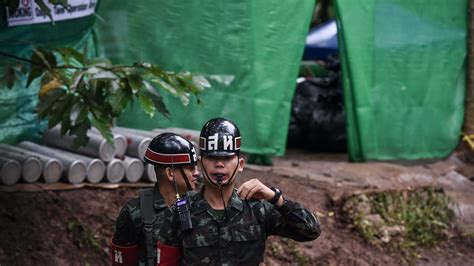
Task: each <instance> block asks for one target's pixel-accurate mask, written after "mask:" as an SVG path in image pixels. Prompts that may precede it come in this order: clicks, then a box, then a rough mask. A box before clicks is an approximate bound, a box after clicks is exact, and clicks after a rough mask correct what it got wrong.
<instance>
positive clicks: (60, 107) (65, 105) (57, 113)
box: [49, 94, 74, 128]
mask: <svg viewBox="0 0 474 266" xmlns="http://www.w3.org/2000/svg"><path fill="white" fill-rule="evenodd" d="M73 98H74V95H72V94H65V95H64V96H62V97H61V98H59V99H58V101H56V102H55V103H54V104H53V106H52V112H50V113H49V119H50V121H49V122H51V124H50V128H51V127H53V126H55V125H57V123H59V122H60V121H62V120H63V116H64V115H65V112H66V111H67V110H68V109H69V110H70V108H71V107H70V106H71V104H72V102H73ZM67 116H69V113H68V114H67ZM51 119H52V121H51Z"/></svg>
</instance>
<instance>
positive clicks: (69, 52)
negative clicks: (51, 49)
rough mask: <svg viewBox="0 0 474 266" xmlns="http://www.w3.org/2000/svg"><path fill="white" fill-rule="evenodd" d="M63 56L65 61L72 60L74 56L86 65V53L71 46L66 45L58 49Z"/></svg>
mask: <svg viewBox="0 0 474 266" xmlns="http://www.w3.org/2000/svg"><path fill="white" fill-rule="evenodd" d="M57 51H58V52H59V53H60V54H61V56H62V57H63V59H64V61H65V62H70V60H71V58H74V59H75V60H77V61H78V62H79V63H81V64H82V65H84V55H83V54H81V53H80V52H78V51H76V50H75V49H73V48H70V47H64V48H60V49H58V50H57Z"/></svg>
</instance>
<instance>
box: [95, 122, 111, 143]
mask: <svg viewBox="0 0 474 266" xmlns="http://www.w3.org/2000/svg"><path fill="white" fill-rule="evenodd" d="M92 125H93V126H94V127H95V128H97V129H98V130H99V132H100V134H101V135H102V137H104V138H105V140H107V142H108V143H110V144H112V145H114V136H113V135H112V132H111V131H110V126H111V125H110V123H107V121H105V120H103V119H101V118H96V117H94V118H92Z"/></svg>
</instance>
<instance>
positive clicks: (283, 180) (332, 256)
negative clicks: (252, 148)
mask: <svg viewBox="0 0 474 266" xmlns="http://www.w3.org/2000/svg"><path fill="white" fill-rule="evenodd" d="M466 169H467V168H461V167H460V163H459V161H457V160H456V159H455V158H454V159H453V158H449V159H446V160H439V161H426V162H412V163H410V164H409V165H407V164H403V163H394V162H391V163H365V164H354V163H348V162H347V160H346V156H345V155H343V154H338V155H318V154H309V153H304V152H300V151H290V152H288V154H287V155H286V156H285V157H283V158H274V166H273V167H263V166H254V165H248V167H247V169H246V170H245V171H244V173H242V174H241V175H240V177H239V180H238V182H239V183H241V182H244V181H245V180H248V179H250V178H259V179H260V180H261V181H262V182H264V183H265V184H268V185H271V186H277V187H280V188H281V189H282V190H283V192H284V195H287V196H288V197H290V198H292V199H294V200H297V201H300V202H302V203H303V204H304V205H305V206H307V207H308V208H309V209H310V210H312V211H313V212H314V213H316V214H317V215H318V216H319V218H320V220H321V225H322V234H321V236H320V238H318V239H317V240H315V241H311V242H305V243H297V242H294V241H292V240H287V239H282V238H278V237H270V238H269V239H268V241H267V249H266V255H265V262H264V265H400V264H407V263H410V264H417V265H474V252H473V251H474V245H473V244H472V242H469V241H466V240H465V238H461V233H460V232H458V231H456V230H454V231H453V232H452V233H451V236H450V238H449V239H447V240H446V241H443V242H441V243H440V244H439V245H438V246H436V247H431V248H418V249H416V253H417V254H418V255H417V256H416V257H413V258H412V259H411V260H410V261H407V260H405V259H403V256H401V254H400V253H393V252H391V251H390V250H389V249H387V248H384V247H380V246H373V245H370V244H368V243H367V242H365V241H364V240H363V239H362V237H361V236H359V235H358V234H357V233H356V232H355V231H353V230H352V229H350V228H349V227H348V224H347V223H345V222H344V219H342V217H341V212H340V207H341V202H342V201H343V200H344V198H345V197H346V196H347V195H350V194H352V193H354V192H357V191H359V192H360V191H364V190H373V189H379V190H380V189H381V190H384V189H401V188H407V186H412V187H413V186H421V185H425V183H423V182H428V183H429V184H435V183H436V184H445V186H446V188H447V191H448V195H450V194H449V193H452V195H453V196H454V197H458V199H459V201H460V202H468V203H467V205H463V206H465V207H466V208H463V209H462V210H463V211H458V212H457V215H458V216H462V217H460V218H463V219H460V220H463V224H465V225H466V224H467V225H472V224H470V221H471V220H470V215H471V213H470V212H469V210H470V209H469V208H472V205H469V202H473V203H474V201H470V199H471V198H469V196H466V195H468V194H471V195H474V193H472V192H474V185H473V182H472V181H470V180H469V177H470V172H469V171H468V170H466ZM463 174H464V175H466V176H467V177H465V176H464V175H463ZM430 178H431V179H430ZM449 178H457V179H456V180H458V181H456V182H460V184H461V185H460V187H462V188H463V189H465V190H466V193H465V194H462V193H461V194H459V191H460V190H462V189H460V188H458V187H456V186H454V185H453V183H455V182H454V181H452V180H451V179H449ZM445 180H448V181H445ZM9 190H12V189H11V188H10V189H9ZM35 190H37V189H35ZM137 190H138V188H137V187H120V188H115V189H107V188H94V187H82V188H79V189H71V190H43V191H33V192H20V191H16V192H5V189H4V190H3V191H2V192H0V239H1V240H0V265H2V266H3V265H108V253H109V249H108V240H109V238H110V236H111V235H112V232H113V226H114V220H115V218H116V217H117V215H118V212H119V210H120V208H121V206H122V205H123V204H124V203H125V202H126V201H127V200H128V199H129V198H131V197H134V196H135V195H136V194H137ZM0 191H1V190H0ZM450 191H451V192H450ZM459 195H461V196H459ZM466 197H467V198H466ZM465 210H468V211H465Z"/></svg>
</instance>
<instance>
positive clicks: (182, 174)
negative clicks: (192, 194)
mask: <svg viewBox="0 0 474 266" xmlns="http://www.w3.org/2000/svg"><path fill="white" fill-rule="evenodd" d="M179 171H180V172H181V176H183V179H184V183H186V187H187V188H188V190H193V188H192V187H191V184H190V183H189V180H188V176H187V175H186V173H185V172H184V170H183V167H180V168H179Z"/></svg>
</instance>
